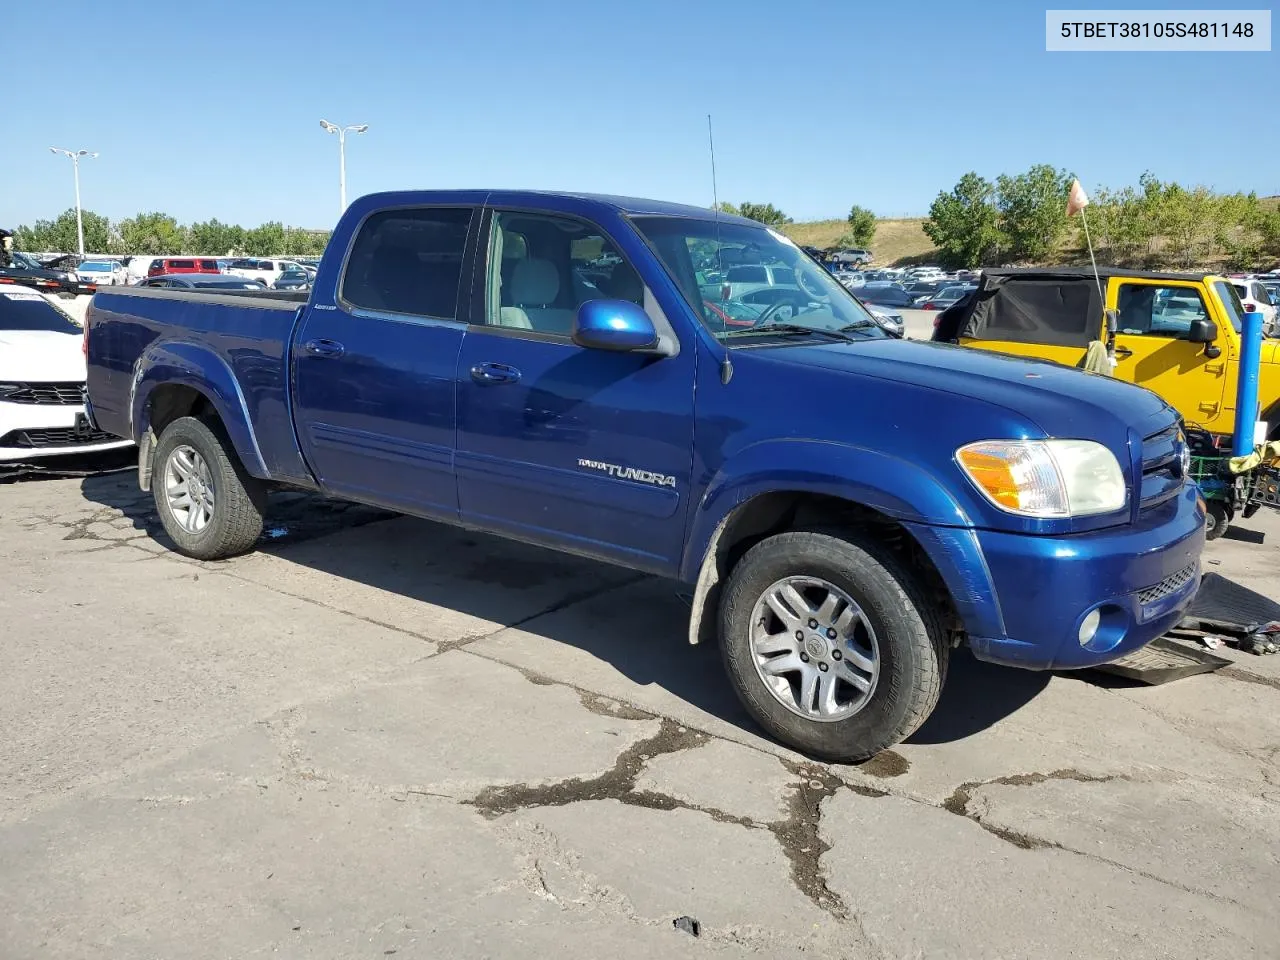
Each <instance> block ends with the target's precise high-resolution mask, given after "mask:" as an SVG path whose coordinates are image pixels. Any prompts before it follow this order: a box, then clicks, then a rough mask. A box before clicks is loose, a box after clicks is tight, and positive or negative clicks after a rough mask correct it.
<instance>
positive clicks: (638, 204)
mask: <svg viewBox="0 0 1280 960" xmlns="http://www.w3.org/2000/svg"><path fill="white" fill-rule="evenodd" d="M547 200H569V201H577V202H578V203H579V204H581V205H582V206H583V207H598V208H603V209H609V210H613V211H616V212H619V213H623V214H628V215H635V216H662V217H692V218H696V219H698V220H711V219H715V218H716V217H717V214H716V212H715V211H714V210H711V209H710V208H709V207H697V206H693V205H691V204H684V203H667V202H666V201H663V200H645V199H642V198H639V197H619V196H612V195H609V194H603V193H573V192H566V191H557V190H397V191H391V192H385V193H373V194H368V195H367V196H364V197H361V198H360V201H359V202H360V203H361V205H362V206H364V205H370V206H377V205H379V203H385V204H388V205H390V204H395V205H402V204H406V203H415V204H416V203H423V204H433V203H490V204H497V205H503V206H507V205H513V206H519V205H521V204H528V205H530V206H539V205H541V203H545V202H546V201H547ZM719 219H721V220H723V221H724V222H725V223H740V224H744V225H748V226H760V224H759V223H758V222H757V221H755V220H749V219H747V218H746V217H740V216H737V215H736V214H729V213H721V214H719Z"/></svg>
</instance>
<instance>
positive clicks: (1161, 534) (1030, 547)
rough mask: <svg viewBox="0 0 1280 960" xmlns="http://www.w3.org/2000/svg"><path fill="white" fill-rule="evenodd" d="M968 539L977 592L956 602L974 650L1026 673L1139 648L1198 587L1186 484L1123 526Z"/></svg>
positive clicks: (1200, 538) (1199, 538) (1194, 514)
mask: <svg viewBox="0 0 1280 960" xmlns="http://www.w3.org/2000/svg"><path fill="white" fill-rule="evenodd" d="M972 536H973V538H974V540H975V541H976V543H975V547H976V552H978V553H980V556H981V561H980V562H981V563H984V564H985V567H986V570H985V573H986V577H985V579H986V583H985V584H980V585H978V586H980V587H983V588H985V589H978V590H973V589H970V590H969V591H968V593H967V596H966V598H965V599H964V600H963V601H961V602H958V603H957V607H958V608H959V609H960V614H961V619H962V620H963V621H965V627H966V629H967V631H968V633H969V645H970V647H971V648H972V650H973V652H974V655H975V656H977V657H978V658H979V659H981V660H987V661H990V662H992V663H1000V664H1005V665H1008V666H1014V667H1023V668H1025V669H1031V670H1064V669H1067V670H1069V669H1079V668H1082V667H1092V666H1097V665H1099V664H1103V663H1108V662H1110V661H1112V660H1116V659H1118V658H1120V657H1122V656H1124V655H1125V654H1127V653H1130V652H1132V651H1133V650H1136V649H1138V648H1140V647H1142V646H1145V645H1146V644H1148V643H1150V642H1151V641H1152V640H1154V639H1155V638H1156V637H1158V636H1160V635H1162V634H1163V633H1165V632H1166V631H1167V630H1169V629H1170V628H1171V627H1173V626H1174V625H1175V624H1177V622H1178V621H1179V620H1180V619H1181V618H1182V616H1183V613H1184V611H1185V610H1186V608H1187V606H1188V604H1190V603H1191V600H1192V598H1194V597H1195V594H1196V590H1197V588H1198V587H1199V584H1200V553H1201V551H1202V549H1203V548H1204V505H1203V501H1202V500H1201V499H1200V496H1199V494H1198V492H1197V490H1196V488H1195V487H1194V485H1190V484H1189V485H1188V486H1187V488H1186V490H1184V491H1183V493H1182V494H1180V495H1179V496H1178V497H1177V498H1176V499H1174V500H1171V501H1169V502H1167V503H1164V504H1161V505H1160V506H1158V507H1155V508H1152V509H1151V510H1149V511H1146V512H1144V513H1143V514H1142V515H1141V518H1140V519H1139V521H1138V523H1136V524H1132V525H1126V526H1123V527H1114V528H1110V529H1106V530H1099V531H1096V532H1093V533H1085V534H1072V535H1068V536H1061V537H1038V536H1028V535H1023V534H1012V533H999V532H996V531H990V530H975V531H972ZM945 578H946V577H945V571H944V579H945ZM967 586H968V587H970V588H972V587H974V586H975V583H974V582H973V580H972V578H970V582H969V583H968V584H967ZM952 592H953V594H954V593H955V589H954V587H953V591H952ZM1094 613H1096V614H1097V616H1096V617H1094V616H1093V614H1094ZM1095 621H1096V627H1094V626H1093V625H1094V623H1095ZM993 626H995V627H998V629H997V630H992V629H991V628H992V627H993ZM975 628H976V629H975ZM1082 631H1083V632H1082Z"/></svg>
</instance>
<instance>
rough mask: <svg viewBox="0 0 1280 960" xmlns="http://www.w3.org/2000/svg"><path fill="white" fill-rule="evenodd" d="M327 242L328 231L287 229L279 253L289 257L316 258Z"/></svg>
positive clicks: (322, 251)
mask: <svg viewBox="0 0 1280 960" xmlns="http://www.w3.org/2000/svg"><path fill="white" fill-rule="evenodd" d="M328 242H329V231H328V230H302V229H299V228H298V227H287V228H285V231H284V240H283V241H281V246H280V252H281V253H283V254H284V255H285V256H289V257H318V256H319V255H320V254H322V253H324V248H325V246H326V245H327V244H328Z"/></svg>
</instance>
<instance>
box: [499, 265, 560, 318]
mask: <svg viewBox="0 0 1280 960" xmlns="http://www.w3.org/2000/svg"><path fill="white" fill-rule="evenodd" d="M510 292H511V302H512V303H513V304H515V305H516V306H519V307H545V306H546V305H547V304H549V303H553V302H555V299H556V295H557V294H558V293H559V292H560V272H559V271H558V270H557V269H556V265H555V264H554V263H552V262H551V261H550V260H539V259H536V258H533V257H529V258H526V259H524V260H519V261H517V262H516V267H515V270H514V271H512V273H511V291H510Z"/></svg>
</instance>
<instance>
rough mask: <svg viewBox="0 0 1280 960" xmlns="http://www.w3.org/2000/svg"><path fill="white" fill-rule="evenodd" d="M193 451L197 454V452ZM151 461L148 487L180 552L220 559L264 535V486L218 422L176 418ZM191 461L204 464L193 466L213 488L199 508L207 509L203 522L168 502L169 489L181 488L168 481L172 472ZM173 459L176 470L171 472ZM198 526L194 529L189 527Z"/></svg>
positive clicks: (177, 471) (202, 482)
mask: <svg viewBox="0 0 1280 960" xmlns="http://www.w3.org/2000/svg"><path fill="white" fill-rule="evenodd" d="M191 451H194V453H195V454H196V455H197V456H196V457H195V458H193V457H192V455H191ZM152 463H153V464H154V469H153V470H152V476H151V492H152V495H153V496H154V498H155V502H156V511H157V512H158V513H159V514H160V522H161V523H162V524H164V529H165V533H167V534H168V535H169V537H170V538H171V539H172V540H173V542H174V543H175V544H176V545H177V547H178V551H179V552H180V553H183V554H185V555H186V556H188V557H194V558H195V559H197V560H221V559H223V558H225V557H233V556H236V555H237V554H241V553H244V552H245V551H246V550H249V549H250V548H251V547H252V546H253V545H254V544H255V543H257V541H258V537H260V536H261V535H262V518H263V513H264V512H265V509H266V502H267V488H266V485H265V484H263V483H262V481H261V480H258V479H256V478H254V477H251V476H249V474H248V473H247V472H246V471H245V469H244V467H243V466H242V465H241V464H240V459H239V458H238V457H237V456H236V453H235V449H234V448H233V447H232V445H231V440H230V438H229V437H228V436H227V434H226V431H225V430H224V429H223V428H222V424H220V423H218V422H216V421H207V420H197V419H196V418H195V417H180V418H179V419H177V420H174V421H173V422H172V423H170V424H169V425H168V426H167V427H165V428H164V432H163V433H161V434H160V439H159V441H158V442H157V443H156V449H155V454H154V459H153V460H152ZM193 463H196V464H201V463H202V464H203V467H204V468H205V469H203V470H196V471H195V472H196V473H197V474H198V476H199V477H200V479H199V487H200V488H201V489H205V488H212V497H211V502H212V508H211V509H207V510H201V511H199V512H200V515H201V516H203V515H204V514H206V513H207V514H208V518H207V520H206V521H205V522H204V523H203V525H199V524H198V523H196V522H193V521H192V518H191V514H192V512H193V511H192V510H188V511H187V514H186V516H185V517H184V516H183V515H182V514H181V513H180V510H178V509H175V506H174V504H173V503H171V500H173V499H174V497H173V496H171V493H174V492H175V491H181V490H183V489H184V488H183V487H182V486H181V485H178V486H175V485H173V484H171V483H170V480H171V477H174V476H176V475H177V474H180V472H181V471H182V470H186V471H188V472H189V473H190V472H192V467H191V464H193ZM171 464H172V465H173V469H174V471H175V474H171V472H170V468H171ZM186 489H187V501H188V502H191V489H190V486H188V487H187V488H186ZM175 496H180V495H179V494H177V493H175ZM198 499H201V500H202V502H204V503H206V504H207V503H208V502H209V501H207V500H203V498H200V497H198ZM196 526H198V529H192V527H196Z"/></svg>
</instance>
